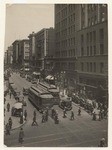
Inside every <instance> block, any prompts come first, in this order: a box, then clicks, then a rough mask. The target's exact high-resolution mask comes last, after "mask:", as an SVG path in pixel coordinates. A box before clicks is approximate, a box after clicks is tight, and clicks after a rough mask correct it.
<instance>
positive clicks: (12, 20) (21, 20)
mask: <svg viewBox="0 0 112 150" xmlns="http://www.w3.org/2000/svg"><path fill="white" fill-rule="evenodd" d="M48 27H54V5H53V4H12V5H11V4H10V5H6V23H5V51H6V50H7V48H8V46H10V45H11V44H12V43H13V42H14V41H15V40H17V39H26V38H28V35H29V34H30V33H32V32H33V31H34V32H38V31H40V30H41V29H42V28H48Z"/></svg>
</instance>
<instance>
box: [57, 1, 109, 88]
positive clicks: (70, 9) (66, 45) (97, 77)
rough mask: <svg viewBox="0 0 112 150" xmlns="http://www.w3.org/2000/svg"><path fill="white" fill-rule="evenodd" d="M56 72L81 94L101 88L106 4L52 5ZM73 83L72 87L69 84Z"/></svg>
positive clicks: (105, 56)
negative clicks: (53, 9) (80, 91)
mask: <svg viewBox="0 0 112 150" xmlns="http://www.w3.org/2000/svg"><path fill="white" fill-rule="evenodd" d="M55 33H56V49H55V62H56V64H55V70H56V68H57V70H59V68H60V71H61V72H62V74H63V72H64V78H65V79H67V81H68V85H72V86H74V87H78V88H79V90H83V91H94V89H96V88H97V86H98V85H99V84H101V85H102V86H103V87H104V88H105V87H106V83H107V75H108V72H107V70H108V67H107V66H108V29H107V5H105V4H82V5H81V4H56V5H55ZM71 83H72V84H71Z"/></svg>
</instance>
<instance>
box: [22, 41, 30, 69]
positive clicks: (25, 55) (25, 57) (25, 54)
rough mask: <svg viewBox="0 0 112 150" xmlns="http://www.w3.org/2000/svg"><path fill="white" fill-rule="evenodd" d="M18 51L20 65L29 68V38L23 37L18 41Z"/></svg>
mask: <svg viewBox="0 0 112 150" xmlns="http://www.w3.org/2000/svg"><path fill="white" fill-rule="evenodd" d="M20 51H21V52H20V53H21V60H22V61H21V63H22V67H23V68H24V69H25V68H29V40H28V39H23V40H21V41H20Z"/></svg>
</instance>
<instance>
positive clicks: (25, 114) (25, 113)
mask: <svg viewBox="0 0 112 150" xmlns="http://www.w3.org/2000/svg"><path fill="white" fill-rule="evenodd" d="M24 117H25V119H24V120H27V111H26V110H25V111H24Z"/></svg>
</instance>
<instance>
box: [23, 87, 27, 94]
mask: <svg viewBox="0 0 112 150" xmlns="http://www.w3.org/2000/svg"><path fill="white" fill-rule="evenodd" d="M23 95H28V88H27V87H24V88H23Z"/></svg>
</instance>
